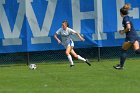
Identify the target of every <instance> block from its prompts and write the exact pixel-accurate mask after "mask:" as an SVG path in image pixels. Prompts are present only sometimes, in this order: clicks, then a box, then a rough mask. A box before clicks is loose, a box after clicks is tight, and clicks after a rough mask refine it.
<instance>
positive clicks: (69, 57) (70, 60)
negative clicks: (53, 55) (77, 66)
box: [67, 55, 74, 65]
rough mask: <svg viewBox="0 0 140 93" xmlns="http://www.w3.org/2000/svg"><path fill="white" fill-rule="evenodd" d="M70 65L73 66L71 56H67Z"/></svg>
mask: <svg viewBox="0 0 140 93" xmlns="http://www.w3.org/2000/svg"><path fill="white" fill-rule="evenodd" d="M67 57H68V59H69V62H70V64H71V65H74V63H73V60H72V57H71V55H68V56H67Z"/></svg>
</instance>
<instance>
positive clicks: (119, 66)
mask: <svg viewBox="0 0 140 93" xmlns="http://www.w3.org/2000/svg"><path fill="white" fill-rule="evenodd" d="M113 67H114V68H115V69H118V70H122V69H123V67H122V66H121V65H120V64H118V65H116V66H113Z"/></svg>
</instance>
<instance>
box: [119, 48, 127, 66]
mask: <svg viewBox="0 0 140 93" xmlns="http://www.w3.org/2000/svg"><path fill="white" fill-rule="evenodd" d="M126 57H127V50H124V49H121V55H120V65H121V67H123V66H124V63H125V59H126Z"/></svg>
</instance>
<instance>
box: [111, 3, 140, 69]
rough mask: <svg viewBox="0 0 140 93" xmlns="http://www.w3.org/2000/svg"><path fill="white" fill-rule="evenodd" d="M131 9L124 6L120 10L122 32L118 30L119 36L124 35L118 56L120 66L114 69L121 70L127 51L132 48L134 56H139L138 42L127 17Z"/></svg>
mask: <svg viewBox="0 0 140 93" xmlns="http://www.w3.org/2000/svg"><path fill="white" fill-rule="evenodd" d="M130 8H131V6H130V4H125V5H124V6H123V7H122V8H121V9H120V15H121V17H122V18H123V21H122V25H123V27H124V30H120V31H119V33H120V34H126V38H125V42H124V43H123V45H122V49H121V55H120V64H118V65H116V66H113V67H114V68H115V69H123V67H124V63H125V59H126V57H127V50H128V49H129V48H130V47H131V46H133V49H134V51H135V53H136V54H140V49H139V41H138V36H137V34H136V31H135V29H134V26H133V23H132V21H131V18H130V17H129V16H128V10H129V9H130Z"/></svg>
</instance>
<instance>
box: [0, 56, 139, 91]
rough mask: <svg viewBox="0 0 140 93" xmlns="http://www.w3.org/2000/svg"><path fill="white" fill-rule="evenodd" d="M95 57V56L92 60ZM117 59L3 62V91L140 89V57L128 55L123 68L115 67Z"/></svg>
mask: <svg viewBox="0 0 140 93" xmlns="http://www.w3.org/2000/svg"><path fill="white" fill-rule="evenodd" d="M91 61H92V60H91ZM117 63H118V59H114V60H113V59H112V60H102V61H101V62H96V61H94V62H92V66H91V67H89V66H88V65H87V64H85V63H79V62H78V61H76V62H75V66H74V67H73V68H70V67H69V63H68V62H65V63H64V64H57V63H54V62H53V63H51V62H48V63H43V64H37V66H38V68H37V69H36V70H30V69H29V68H28V67H27V66H26V65H1V66H0V93H140V59H137V60H136V59H132V58H131V59H127V62H126V64H125V69H124V70H115V69H113V67H112V66H113V65H115V64H117Z"/></svg>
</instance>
